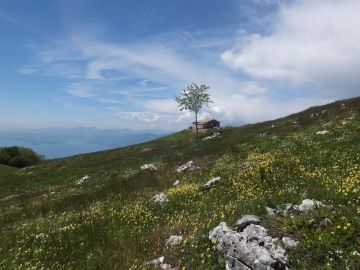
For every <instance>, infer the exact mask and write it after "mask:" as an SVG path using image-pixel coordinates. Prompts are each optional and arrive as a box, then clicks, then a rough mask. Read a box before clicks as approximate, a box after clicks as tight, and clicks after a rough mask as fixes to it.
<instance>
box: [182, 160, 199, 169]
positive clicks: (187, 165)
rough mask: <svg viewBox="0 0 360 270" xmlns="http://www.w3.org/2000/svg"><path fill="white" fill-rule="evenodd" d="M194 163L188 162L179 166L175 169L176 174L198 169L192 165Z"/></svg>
mask: <svg viewBox="0 0 360 270" xmlns="http://www.w3.org/2000/svg"><path fill="white" fill-rule="evenodd" d="M193 163H194V162H192V161H189V162H187V163H186V164H184V165H181V166H180V167H179V168H177V169H176V171H177V172H186V171H195V170H197V169H199V167H196V166H194V165H193Z"/></svg>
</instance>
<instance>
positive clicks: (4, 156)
mask: <svg viewBox="0 0 360 270" xmlns="http://www.w3.org/2000/svg"><path fill="white" fill-rule="evenodd" d="M10 158H11V156H10V153H9V151H8V150H7V149H6V148H5V147H1V148H0V164H7V163H8V161H9V160H10Z"/></svg>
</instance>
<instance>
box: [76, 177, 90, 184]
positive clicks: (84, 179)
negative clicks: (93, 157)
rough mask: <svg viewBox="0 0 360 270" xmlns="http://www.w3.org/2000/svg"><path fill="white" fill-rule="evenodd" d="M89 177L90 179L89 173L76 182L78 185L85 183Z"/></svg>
mask: <svg viewBox="0 0 360 270" xmlns="http://www.w3.org/2000/svg"><path fill="white" fill-rule="evenodd" d="M89 179H90V177H89V176H88V175H85V176H84V177H83V178H81V179H80V180H78V181H77V182H76V184H77V185H80V184H82V183H84V182H85V181H87V180H89Z"/></svg>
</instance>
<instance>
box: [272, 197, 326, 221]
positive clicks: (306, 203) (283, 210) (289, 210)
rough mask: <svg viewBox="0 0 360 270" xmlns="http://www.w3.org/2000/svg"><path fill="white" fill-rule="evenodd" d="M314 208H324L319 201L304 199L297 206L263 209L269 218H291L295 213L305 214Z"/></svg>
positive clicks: (286, 204) (285, 205) (289, 205)
mask: <svg viewBox="0 0 360 270" xmlns="http://www.w3.org/2000/svg"><path fill="white" fill-rule="evenodd" d="M314 206H324V204H323V203H322V202H319V201H315V200H310V199H305V200H303V201H302V203H301V204H299V205H292V204H291V203H284V204H280V205H278V206H276V207H275V209H273V208H270V207H265V209H266V212H267V213H268V214H269V215H270V216H274V215H282V216H285V217H286V216H293V215H294V212H295V211H300V212H307V211H309V210H310V209H312V208H313V207H314Z"/></svg>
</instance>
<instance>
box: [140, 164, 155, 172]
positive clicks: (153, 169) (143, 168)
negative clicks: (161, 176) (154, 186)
mask: <svg viewBox="0 0 360 270" xmlns="http://www.w3.org/2000/svg"><path fill="white" fill-rule="evenodd" d="M140 168H141V170H150V171H156V170H157V168H156V167H155V166H154V165H153V164H145V165H142V166H141V167H140Z"/></svg>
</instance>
